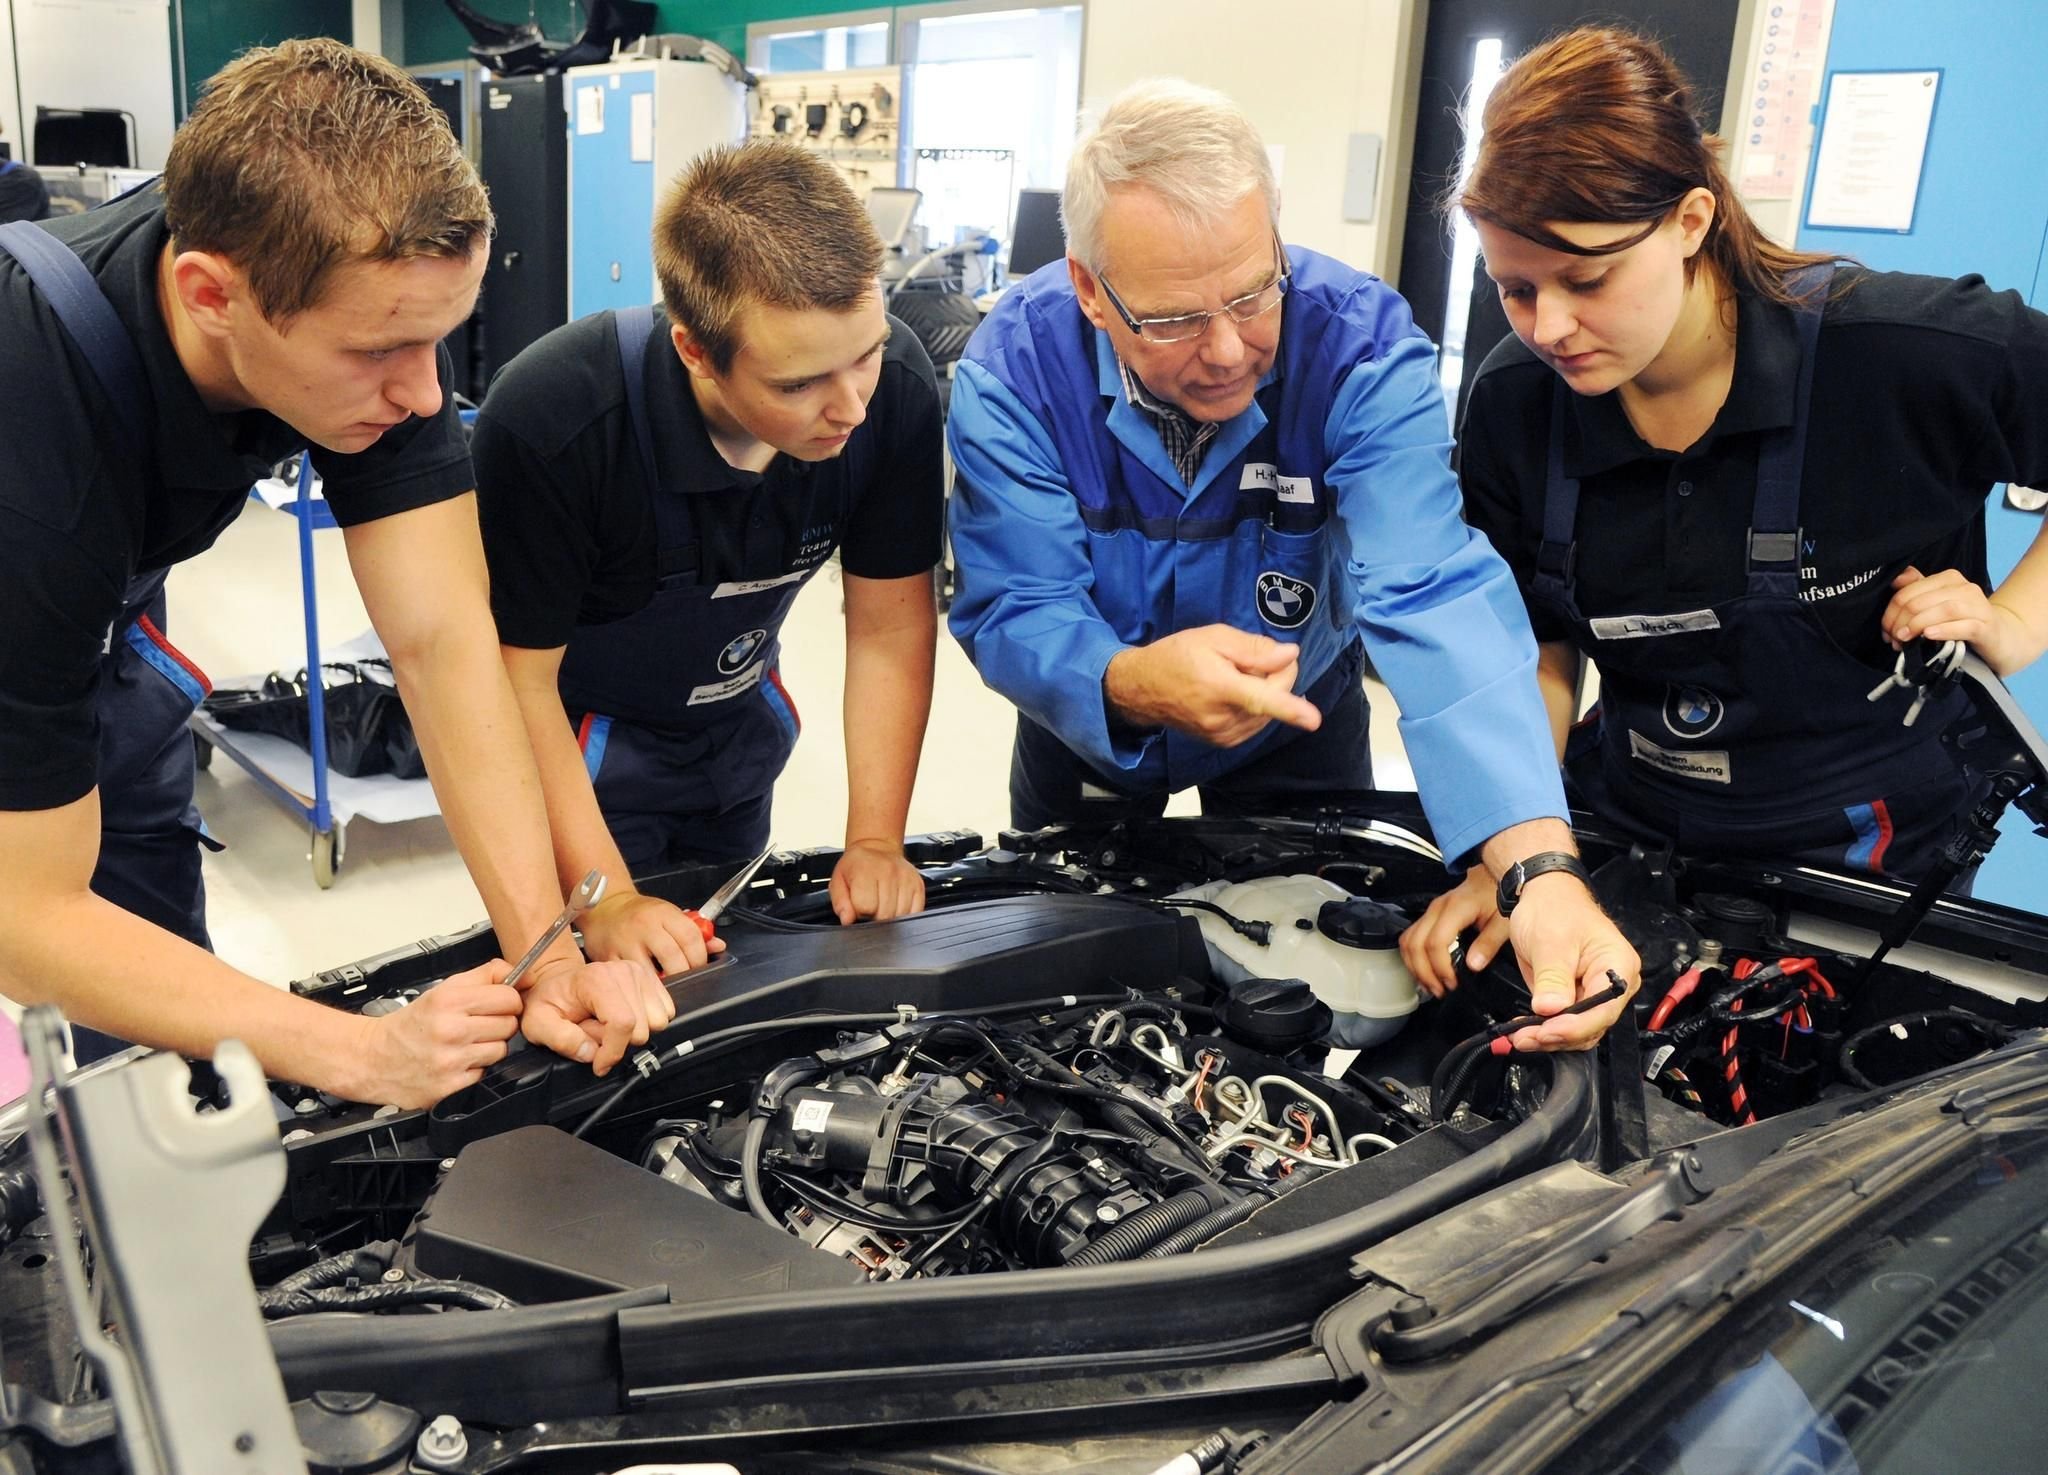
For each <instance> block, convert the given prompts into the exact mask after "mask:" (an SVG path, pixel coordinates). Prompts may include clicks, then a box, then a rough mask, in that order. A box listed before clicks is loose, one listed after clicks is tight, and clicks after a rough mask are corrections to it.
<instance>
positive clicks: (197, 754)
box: [192, 732, 213, 768]
mask: <svg viewBox="0 0 2048 1475" xmlns="http://www.w3.org/2000/svg"><path fill="white" fill-rule="evenodd" d="M192 762H193V763H194V765H196V766H197V767H199V768H211V767H213V744H212V743H209V742H208V741H207V740H206V739H205V738H203V737H201V736H200V735H199V734H198V733H196V732H195V733H193V734H192Z"/></svg>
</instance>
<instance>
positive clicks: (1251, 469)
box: [1237, 461, 1316, 507]
mask: <svg viewBox="0 0 2048 1475" xmlns="http://www.w3.org/2000/svg"><path fill="white" fill-rule="evenodd" d="M1237 488H1238V490H1239V491H1241V492H1250V491H1257V490H1260V489H1265V490H1268V491H1271V492H1272V493H1273V499H1274V500H1275V501H1277V502H1288V503H1293V504H1297V505H1299V506H1303V507H1313V506H1314V505H1315V500H1316V484H1315V481H1314V480H1313V479H1312V478H1310V477H1306V476H1282V475H1281V474H1280V468H1279V467H1277V466H1275V465H1274V464H1273V463H1272V462H1271V461H1247V462H1245V463H1244V474H1243V475H1242V476H1240V477H1238V479H1237Z"/></svg>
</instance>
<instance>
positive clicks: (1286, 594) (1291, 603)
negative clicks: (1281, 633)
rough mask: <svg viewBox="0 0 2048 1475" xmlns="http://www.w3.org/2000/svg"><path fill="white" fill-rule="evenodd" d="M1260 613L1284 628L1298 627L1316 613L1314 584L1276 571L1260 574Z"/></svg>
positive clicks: (1269, 621)
mask: <svg viewBox="0 0 2048 1475" xmlns="http://www.w3.org/2000/svg"><path fill="white" fill-rule="evenodd" d="M1258 603H1259V615H1260V617H1261V618H1263V619H1264V620H1265V622H1266V623H1267V624H1269V625H1274V626H1277V627H1278V628H1280V629H1282V630H1298V629H1300V628H1301V627H1302V626H1303V625H1306V624H1307V623H1308V617H1309V616H1310V615H1312V614H1314V613H1315V612H1316V590H1315V585H1313V584H1310V583H1308V582H1307V581H1306V580H1303V579H1296V578H1293V577H1291V576H1289V575H1287V574H1283V573H1278V572H1275V571H1273V570H1270V569H1269V570H1268V571H1267V572H1265V573H1263V574H1260V575H1259V584H1258Z"/></svg>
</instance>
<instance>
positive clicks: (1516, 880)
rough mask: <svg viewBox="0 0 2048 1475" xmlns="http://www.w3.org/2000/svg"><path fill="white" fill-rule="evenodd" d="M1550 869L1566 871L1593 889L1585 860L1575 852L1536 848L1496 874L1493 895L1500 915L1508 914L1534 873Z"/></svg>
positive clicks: (1534, 875) (1511, 912)
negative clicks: (1502, 873) (1526, 857)
mask: <svg viewBox="0 0 2048 1475" xmlns="http://www.w3.org/2000/svg"><path fill="white" fill-rule="evenodd" d="M1552 871H1569V872H1570V873H1571V874H1572V875H1574V876H1577V877H1578V878H1579V880H1581V881H1582V882H1584V883H1585V886H1586V889H1587V890H1588V891H1591V890H1592V889H1593V878H1592V876H1591V875H1589V874H1588V873H1587V871H1586V863H1585V862H1584V861H1582V860H1580V859H1579V858H1578V857H1577V856H1576V855H1573V854H1571V853H1570V852H1568V851H1563V850H1540V851H1538V852H1537V853H1536V854H1534V855H1532V856H1530V857H1528V859H1526V860H1518V861H1516V862H1515V863H1514V864H1513V865H1511V866H1509V867H1508V868H1507V872H1506V874H1504V875H1503V876H1502V877H1501V878H1500V890H1499V892H1498V893H1497V898H1496V899H1497V900H1498V901H1499V902H1500V914H1501V915H1502V916H1503V917H1506V916H1510V915H1512V914H1513V912H1514V910H1515V903H1516V902H1518V901H1520V900H1521V899H1522V888H1523V887H1524V886H1526V885H1528V884H1529V883H1530V882H1531V881H1533V880H1535V879H1536V878H1537V877H1538V876H1545V875H1548V874H1549V873H1550V872H1552Z"/></svg>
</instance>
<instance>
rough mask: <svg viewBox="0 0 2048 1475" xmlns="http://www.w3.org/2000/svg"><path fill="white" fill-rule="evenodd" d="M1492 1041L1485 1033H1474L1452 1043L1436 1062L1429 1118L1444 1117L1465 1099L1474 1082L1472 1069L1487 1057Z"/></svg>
mask: <svg viewBox="0 0 2048 1475" xmlns="http://www.w3.org/2000/svg"><path fill="white" fill-rule="evenodd" d="M1492 1045H1493V1041H1492V1040H1491V1039H1489V1038H1488V1037H1487V1036H1485V1035H1474V1036H1472V1037H1471V1038H1470V1039H1468V1040H1464V1041H1462V1042H1460V1043H1459V1044H1456V1045H1453V1046H1451V1048H1450V1050H1449V1051H1448V1052H1447V1053H1446V1054H1445V1056H1444V1058H1443V1059H1442V1060H1439V1061H1438V1062H1437V1066H1436V1073H1435V1074H1434V1075H1433V1076H1432V1077H1431V1079H1430V1083H1429V1119H1430V1120H1431V1121H1433V1122H1440V1121H1443V1120H1444V1119H1445V1118H1447V1117H1448V1116H1450V1114H1451V1108H1452V1107H1453V1106H1454V1105H1456V1104H1457V1103H1458V1102H1459V1101H1461V1100H1463V1099H1464V1095H1465V1088H1466V1087H1467V1086H1469V1085H1471V1084H1472V1075H1473V1072H1475V1071H1477V1070H1478V1069H1479V1063H1480V1062H1481V1061H1483V1060H1485V1059H1487V1058H1488V1055H1489V1054H1490V1052H1491V1049H1492Z"/></svg>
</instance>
